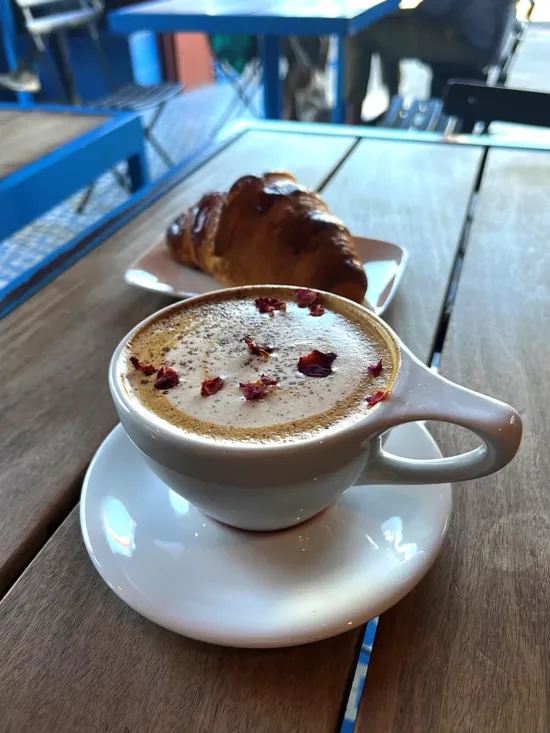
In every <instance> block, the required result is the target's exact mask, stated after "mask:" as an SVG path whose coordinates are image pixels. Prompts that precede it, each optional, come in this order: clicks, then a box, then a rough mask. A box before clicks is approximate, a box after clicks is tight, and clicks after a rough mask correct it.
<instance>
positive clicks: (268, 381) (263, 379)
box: [260, 374, 279, 387]
mask: <svg viewBox="0 0 550 733" xmlns="http://www.w3.org/2000/svg"><path fill="white" fill-rule="evenodd" d="M260 381H261V382H263V384H265V385H266V387H276V386H277V385H278V384H279V380H278V379H271V377H266V376H265V374H262V376H261V377H260Z"/></svg>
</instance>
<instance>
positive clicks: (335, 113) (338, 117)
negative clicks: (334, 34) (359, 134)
mask: <svg viewBox="0 0 550 733" xmlns="http://www.w3.org/2000/svg"><path fill="white" fill-rule="evenodd" d="M345 54H346V38H345V36H338V47H337V54H336V102H335V104H334V109H333V110H332V121H333V122H334V123H335V124H336V125H341V124H342V122H344V121H345V119H346V111H345V102H344V83H345V68H346V63H345V62H346V55H345Z"/></svg>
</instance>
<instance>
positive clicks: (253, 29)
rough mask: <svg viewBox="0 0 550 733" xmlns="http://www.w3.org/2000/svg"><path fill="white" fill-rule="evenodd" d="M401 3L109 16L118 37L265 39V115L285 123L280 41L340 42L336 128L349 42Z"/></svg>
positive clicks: (190, 8)
mask: <svg viewBox="0 0 550 733" xmlns="http://www.w3.org/2000/svg"><path fill="white" fill-rule="evenodd" d="M398 6H399V0H329V1H328V2H327V0H299V2H296V1H295V0H160V2H147V3H140V4H137V5H134V6H133V7H130V8H123V9H121V10H116V11H113V12H111V13H109V25H110V27H111V28H112V29H113V30H115V31H117V32H118V33H125V34H131V33H136V32H137V31H154V32H156V33H186V32H187V33H188V32H200V33H221V34H227V33H237V34H239V33H248V34H251V35H258V36H260V37H261V42H262V43H261V55H262V65H263V85H264V114H265V117H266V118H267V119H270V118H273V119H280V118H281V112H282V95H281V84H280V77H279V63H280V58H281V47H280V39H281V37H283V36H330V35H334V36H336V37H337V38H338V68H337V74H336V104H335V107H334V113H333V122H337V123H338V122H343V121H344V101H343V95H344V41H345V38H346V36H348V35H350V34H353V33H357V32H358V31H360V30H362V29H363V28H366V27H367V26H369V25H371V24H372V23H375V22H376V21H377V20H380V18H382V17H384V16H385V15H389V14H390V13H393V12H394V11H395V10H397V8H398Z"/></svg>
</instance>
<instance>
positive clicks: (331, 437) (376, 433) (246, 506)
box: [109, 286, 522, 530]
mask: <svg viewBox="0 0 550 733" xmlns="http://www.w3.org/2000/svg"><path fill="white" fill-rule="evenodd" d="M269 289H270V291H272V290H273V286H269ZM238 290H240V291H246V292H247V293H248V292H249V291H253V294H254V296H258V295H261V294H262V286H250V287H246V288H238ZM250 294H252V293H250ZM217 295H218V296H221V297H223V293H222V292H219V293H217ZM202 297H204V296H197V297H194V298H190V299H189V300H186V301H183V302H182V303H177V304H175V305H171V306H169V307H168V308H165V309H164V310H163V311H161V313H165V314H167V313H169V312H170V311H171V310H179V309H180V308H186V307H188V306H192V305H193V304H195V303H196V302H199V301H200V300H201V298H202ZM330 297H331V298H334V297H337V296H330ZM357 308H358V309H360V310H361V311H363V313H364V317H365V318H370V319H376V320H377V321H378V322H379V324H380V325H381V327H382V328H383V329H385V330H386V332H387V333H388V334H389V335H390V336H391V337H392V338H393V340H394V341H395V343H396V344H397V347H398V350H399V354H400V365H399V370H398V372H397V376H396V378H395V381H394V383H393V385H392V388H391V394H390V397H389V399H387V400H385V401H383V402H381V403H380V404H378V405H377V406H376V407H375V408H374V409H372V410H370V411H369V412H368V414H367V415H366V416H365V417H363V418H360V419H358V420H357V422H355V423H353V424H351V425H348V426H345V427H343V428H341V429H339V430H335V431H330V432H329V433H328V435H322V436H319V435H315V436H312V437H310V438H306V439H304V440H300V441H296V442H292V443H284V442H280V443H273V444H252V443H249V444H247V443H244V442H242V443H238V442H236V443H234V444H230V443H227V442H221V443H218V442H216V440H215V439H212V438H204V437H202V436H200V435H193V434H189V433H187V432H184V431H183V430H181V429H180V428H177V427H175V426H173V425H171V424H169V423H167V422H166V421H165V420H163V419H162V418H160V417H157V416H156V415H154V414H152V413H151V412H150V411H148V410H146V409H145V408H144V407H143V406H142V405H141V404H139V402H138V401H137V400H135V399H131V398H130V397H129V396H128V394H127V391H126V389H125V388H124V386H123V383H122V377H121V373H122V372H124V366H125V365H124V364H123V359H122V352H123V349H124V347H125V345H126V344H127V343H128V341H129V340H130V339H131V338H132V336H133V335H134V333H135V332H136V331H138V330H140V329H142V328H143V327H144V326H146V325H147V323H148V322H149V321H151V320H153V319H155V318H157V317H158V313H157V314H154V315H152V316H150V317H149V318H146V319H145V320H144V321H142V323H140V324H139V325H138V326H136V328H135V329H134V330H133V331H131V332H130V333H129V334H128V336H126V338H124V339H123V340H122V342H121V343H120V344H119V346H118V347H117V349H116V351H115V353H114V355H113V358H112V360H111V365H110V369H109V386H110V388H111V393H112V396H113V400H114V403H115V407H116V409H117V412H118V415H119V417H120V421H121V423H122V425H123V427H124V429H125V431H126V433H127V434H128V436H129V437H130V439H131V440H132V441H133V443H134V444H135V445H136V446H137V447H138V448H139V450H140V451H141V453H142V454H143V456H144V457H145V460H146V462H147V464H148V465H149V466H150V468H151V469H152V471H154V473H155V474H157V476H159V477H160V478H161V479H162V481H164V482H165V483H166V484H167V485H168V486H169V487H170V488H171V489H172V490H173V491H175V492H177V493H178V494H180V495H181V496H183V497H184V498H185V499H187V500H188V501H190V502H191V503H192V504H194V505H195V506H197V507H198V508H199V509H200V510H202V511H203V512H204V513H205V514H208V515H209V516H211V517H213V518H214V519H217V520H219V521H221V522H224V523H226V524H229V525H231V526H234V527H238V528H240V529H248V530H276V529H283V528H285V527H291V526H293V525H296V524H299V523H300V522H304V521H305V520H307V519H310V518H311V517H313V516H315V515H316V514H318V513H319V512H320V511H322V510H323V509H325V508H326V507H327V506H329V505H330V504H332V503H334V502H335V501H337V500H338V498H339V497H340V496H341V494H342V493H343V492H344V491H346V489H348V488H349V487H350V486H353V485H354V484H399V483H403V484H430V483H432V484H436V483H443V482H447V481H465V480H468V479H474V478H478V477H480V476H485V475H487V474H490V473H494V472H495V471H498V470H500V469H501V468H503V466H505V465H506V464H507V463H508V462H509V461H511V460H512V458H513V457H514V456H515V454H516V452H517V450H518V448H519V445H520V442H521V434H522V421H521V418H520V416H519V414H518V413H517V412H516V410H514V409H513V408H512V407H510V406H509V405H506V404H504V403H503V402H499V401H498V400H494V399H492V398H491V397H486V396H484V395H481V394H479V393H477V392H472V391H471V390H469V389H466V388H464V387H460V386H458V385H457V384H453V383H452V382H449V381H448V380H446V379H443V377H440V376H438V375H436V374H434V373H433V372H431V371H430V370H429V369H427V368H426V367H425V366H424V364H422V363H421V362H419V361H418V359H416V358H415V357H414V356H413V354H411V352H410V351H409V350H408V349H407V348H406V347H405V346H404V345H403V344H402V343H401V341H400V340H399V339H398V337H397V336H396V335H395V334H394V333H393V332H392V331H391V329H390V328H388V326H387V325H386V324H385V323H383V322H382V321H380V319H378V318H377V317H376V316H374V315H373V314H372V313H370V312H369V311H367V310H366V309H364V308H362V307H361V306H357ZM365 368H366V365H365ZM418 420H440V421H444V422H450V423H454V424H456V425H460V426H462V427H464V428H467V429H469V430H471V431H472V432H474V433H475V434H476V435H477V436H478V437H479V438H480V439H481V446H480V447H479V448H476V449H475V450H471V451H469V452H467V453H462V454H460V455H456V456H452V457H449V458H440V459H431V460H417V459H410V458H402V457H400V456H396V455H393V454H391V453H388V452H386V451H385V450H384V449H383V447H382V440H381V435H382V433H384V432H385V431H386V430H388V429H390V428H392V427H394V426H396V425H401V424H403V423H406V422H414V421H418Z"/></svg>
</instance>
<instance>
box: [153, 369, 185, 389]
mask: <svg viewBox="0 0 550 733" xmlns="http://www.w3.org/2000/svg"><path fill="white" fill-rule="evenodd" d="M179 383H180V379H179V377H178V373H177V371H176V370H175V369H172V367H163V366H161V368H160V369H159V370H158V372H157V378H156V379H155V385H154V387H155V389H170V388H171V387H175V386H176V385H177V384H179Z"/></svg>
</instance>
